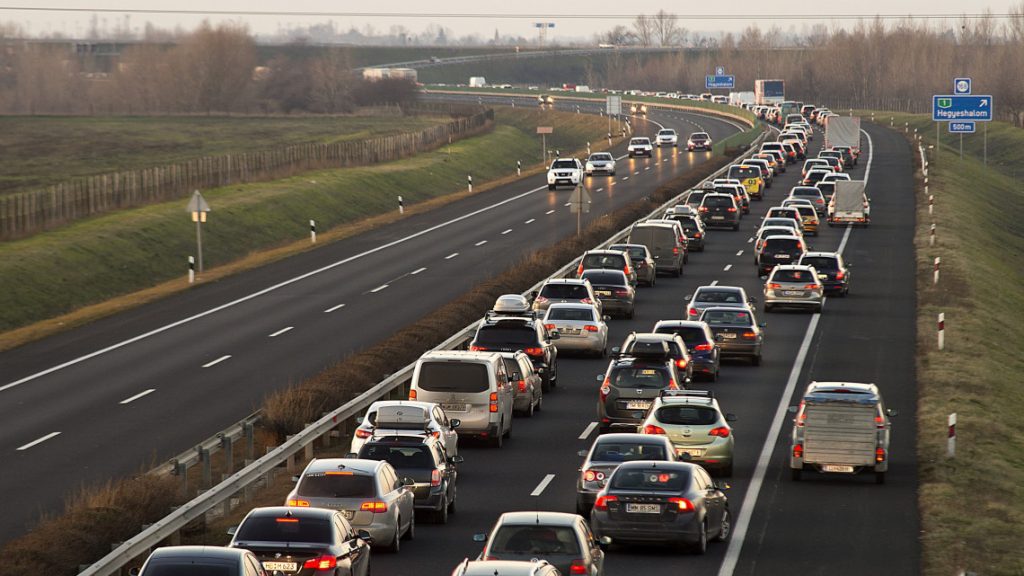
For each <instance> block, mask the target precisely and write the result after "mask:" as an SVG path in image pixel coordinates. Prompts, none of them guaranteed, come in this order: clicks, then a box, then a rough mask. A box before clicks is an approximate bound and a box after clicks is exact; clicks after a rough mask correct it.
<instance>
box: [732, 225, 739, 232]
mask: <svg viewBox="0 0 1024 576" xmlns="http://www.w3.org/2000/svg"><path fill="white" fill-rule="evenodd" d="M739 229H740V225H739V224H733V226H732V231H733V232H735V231H737V230H739Z"/></svg>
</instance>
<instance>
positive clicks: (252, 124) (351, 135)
mask: <svg viewBox="0 0 1024 576" xmlns="http://www.w3.org/2000/svg"><path fill="white" fill-rule="evenodd" d="M447 121H449V118H442V117H435V116H398V115H391V114H374V115H352V116H306V117H302V116H299V117H280V116H277V117H275V116H270V117H230V116H221V117H201V116H128V117H90V116H5V117H0V150H3V151H4V152H3V154H2V155H0V194H5V193H11V192H19V191H23V190H32V189H38V188H43V187H45V186H49V185H51V184H56V183H58V182H64V181H67V180H71V179H73V178H76V177H81V176H91V175H94V174H103V173H107V172H114V171H119V170H131V169H136V168H148V167H150V166H160V165H165V164H172V163H176V162H182V161H187V160H190V159H192V158H199V157H203V156H215V155H219V154H237V153H241V152H253V151H257V150H268V149H275V148H282V147H284V146H288V145H291V144H304V143H310V142H312V143H324V144H330V143H333V142H342V141H346V140H359V139H364V138H368V137H372V136H384V135H389V134H398V133H401V132H408V131H412V130H418V129H421V128H426V127H430V126H436V125H438V124H442V123H444V122H447Z"/></svg>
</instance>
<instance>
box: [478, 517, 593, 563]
mask: <svg viewBox="0 0 1024 576" xmlns="http://www.w3.org/2000/svg"><path fill="white" fill-rule="evenodd" d="M579 552H580V544H579V541H578V540H577V538H576V532H574V531H573V529H572V527H570V526H543V525H534V524H530V525H527V526H512V525H505V526H502V527H500V528H498V530H497V531H496V532H495V533H494V536H493V537H491V544H490V546H489V547H488V554H491V555H494V556H501V555H502V554H538V555H547V554H579Z"/></svg>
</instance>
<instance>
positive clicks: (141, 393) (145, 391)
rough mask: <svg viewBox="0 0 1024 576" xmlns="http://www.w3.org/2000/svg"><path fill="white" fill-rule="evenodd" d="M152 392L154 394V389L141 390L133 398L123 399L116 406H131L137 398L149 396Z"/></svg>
mask: <svg viewBox="0 0 1024 576" xmlns="http://www.w3.org/2000/svg"><path fill="white" fill-rule="evenodd" d="M153 392H156V388H150V389H149V390H143V391H142V392H139V393H138V394H136V395H135V396H130V397H128V398H125V399H124V400H121V401H120V402H118V404H131V403H132V402H135V401H136V400H138V399H139V398H142V397H143V396H149V395H150V394H152V393H153Z"/></svg>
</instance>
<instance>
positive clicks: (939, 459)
mask: <svg viewBox="0 0 1024 576" xmlns="http://www.w3.org/2000/svg"><path fill="white" fill-rule="evenodd" d="M888 116H890V114H884V115H883V114H881V113H878V115H876V119H877V121H878V122H879V123H884V124H887V123H888V122H887V120H888V118H887V117H888ZM896 122H897V123H898V125H900V126H902V125H903V122H910V126H911V133H912V132H913V128H914V127H917V128H918V133H923V134H924V139H925V144H926V145H927V144H929V136H930V138H931V140H932V141H934V135H935V128H934V125H933V124H932V123H931V122H930V119H929V118H928V117H926V116H909V115H902V116H901V115H897V116H896ZM929 128H930V130H931V131H930V133H929V131H928V129H929ZM942 129H943V130H945V127H942ZM942 140H943V144H944V145H949V146H953V145H955V146H956V150H957V154H955V155H954V154H952V153H950V152H951V150H950V149H948V148H946V147H944V148H943V150H942V151H941V153H940V155H939V159H938V161H937V162H932V163H931V165H930V167H929V173H928V178H929V192H930V193H931V194H932V195H934V196H935V205H934V215H933V216H930V215H929V214H928V198H927V196H926V195H924V194H923V180H922V177H923V175H922V174H921V172H920V171H918V178H919V180H918V186H919V193H918V214H917V216H918V218H917V234H916V237H915V244H916V248H917V278H918V312H919V314H918V357H917V374H918V395H919V406H918V457H919V461H920V482H921V486H920V507H921V515H922V522H921V524H922V530H923V534H922V547H923V566H924V568H923V570H924V573H925V574H926V575H928V576H948V575H949V574H956V573H958V571H959V570H961V569H965V570H967V571H969V572H976V573H978V574H984V575H986V576H989V575H1007V576H1009V575H1017V576H1019V575H1021V574H1024V550H1022V548H1021V545H1020V542H1021V534H1022V530H1024V419H1022V418H1021V414H1024V393H1022V392H1021V383H1022V382H1024V356H1022V351H1024V290H1022V289H1021V286H1022V283H1024V193H1022V190H1021V186H1020V181H1019V180H1016V179H1015V178H1013V176H1012V173H1011V174H1007V173H1004V172H1002V171H1000V169H998V168H1000V167H999V166H998V165H997V166H996V167H995V168H994V167H993V165H992V161H993V159H1003V160H1004V161H1007V162H1008V163H1016V164H1018V165H1019V162H1020V161H1021V160H1022V159H1024V131H1022V130H1020V129H1017V128H1013V127H1012V126H1009V125H1006V124H1002V123H995V122H994V123H992V125H991V126H990V127H989V162H990V164H989V167H985V166H983V164H982V161H981V155H980V153H981V146H982V144H981V135H980V134H979V135H976V136H970V137H966V138H965V140H964V153H965V155H964V159H963V160H961V159H960V158H959V153H958V152H959V139H957V140H956V141H955V142H954V141H953V138H952V137H951V136H950V135H949V134H948V133H946V134H943V137H942ZM969 141H970V143H969ZM994 143H998V144H996V146H995V148H994V147H993V144H994ZM997 150H998V152H997ZM915 152H916V148H915ZM918 158H919V156H918ZM929 158H934V156H933V155H932V154H929ZM918 161H919V160H918ZM1004 168H1005V167H1004ZM932 222H934V223H935V224H936V227H937V228H936V242H935V246H929V241H928V238H929V230H930V227H931V224H932ZM936 257H939V258H941V259H942V264H941V272H940V278H939V283H938V285H937V286H935V285H933V281H932V266H933V263H934V259H935V258H936ZM940 312H942V313H945V315H946V331H945V334H946V341H945V350H942V351H939V350H938V349H937V343H936V319H937V316H938V314H939V313H940ZM952 412H956V413H957V419H958V422H957V447H956V457H955V458H953V459H949V458H947V457H946V422H947V420H946V419H947V417H948V415H949V414H950V413H952Z"/></svg>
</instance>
